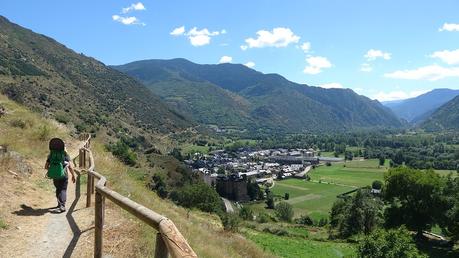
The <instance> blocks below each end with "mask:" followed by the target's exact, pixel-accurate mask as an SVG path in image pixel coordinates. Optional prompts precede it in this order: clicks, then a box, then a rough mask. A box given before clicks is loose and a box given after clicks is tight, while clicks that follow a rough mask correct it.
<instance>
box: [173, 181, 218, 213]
mask: <svg viewBox="0 0 459 258" xmlns="http://www.w3.org/2000/svg"><path fill="white" fill-rule="evenodd" d="M171 198H172V199H173V200H174V201H175V202H176V203H177V204H179V205H181V206H183V207H186V208H193V207H195V208H198V209H200V210H202V211H205V212H218V211H221V199H220V196H219V195H218V193H217V192H216V191H215V189H213V188H212V187H210V186H209V185H207V184H206V183H204V182H198V183H194V184H190V185H186V186H184V187H182V188H180V189H178V190H176V191H175V192H173V193H171Z"/></svg>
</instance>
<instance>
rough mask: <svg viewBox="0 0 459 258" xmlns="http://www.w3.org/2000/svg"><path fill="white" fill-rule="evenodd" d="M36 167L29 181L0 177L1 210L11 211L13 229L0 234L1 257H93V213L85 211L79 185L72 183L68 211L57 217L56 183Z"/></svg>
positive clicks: (3, 175)
mask: <svg viewBox="0 0 459 258" xmlns="http://www.w3.org/2000/svg"><path fill="white" fill-rule="evenodd" d="M74 146H75V145H74ZM36 163H37V164H33V166H34V171H37V172H36V173H35V174H36V175H35V176H32V178H29V179H24V178H17V177H16V178H14V177H11V176H9V175H7V174H5V173H0V182H1V183H0V188H1V189H2V190H0V198H2V199H3V200H1V202H0V209H4V210H3V211H2V212H5V211H9V212H8V213H4V214H9V215H7V216H8V217H7V218H6V220H7V222H9V223H8V224H9V228H8V229H7V230H0V257H51V258H54V257H88V256H90V253H91V250H92V243H91V241H89V240H88V238H90V237H91V235H92V234H91V233H93V231H92V230H91V229H92V225H93V212H92V209H83V208H84V206H85V198H84V197H85V194H83V195H81V193H80V188H79V187H76V185H77V184H78V183H79V182H77V184H73V183H72V182H71V179H69V185H68V189H67V204H66V206H67V207H66V208H67V211H66V212H64V213H57V212H56V211H54V210H53V209H50V208H52V207H55V206H56V205H57V201H56V198H55V195H54V186H53V185H52V181H51V180H47V179H43V174H44V170H43V169H41V168H40V165H39V164H38V162H36ZM4 216H5V215H4ZM82 239H83V240H84V241H81V240H82Z"/></svg>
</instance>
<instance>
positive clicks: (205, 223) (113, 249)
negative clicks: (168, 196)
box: [0, 95, 270, 257]
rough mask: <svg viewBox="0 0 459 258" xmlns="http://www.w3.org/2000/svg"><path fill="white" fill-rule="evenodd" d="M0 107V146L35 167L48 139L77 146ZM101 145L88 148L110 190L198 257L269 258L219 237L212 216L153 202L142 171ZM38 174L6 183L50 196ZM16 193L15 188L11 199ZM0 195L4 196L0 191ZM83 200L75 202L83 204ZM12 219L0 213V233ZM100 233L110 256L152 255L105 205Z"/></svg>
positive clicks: (53, 127) (20, 111)
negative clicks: (159, 220) (165, 223)
mask: <svg viewBox="0 0 459 258" xmlns="http://www.w3.org/2000/svg"><path fill="white" fill-rule="evenodd" d="M0 105H1V106H3V107H4V108H5V109H6V111H7V114H6V115H4V116H3V117H0V144H7V145H9V149H10V150H12V151H16V152H18V153H20V154H21V155H24V157H25V158H26V159H27V160H30V161H31V162H33V163H36V167H37V168H39V167H42V165H43V164H42V161H43V160H44V159H45V157H46V155H47V152H48V149H47V143H48V140H49V139H50V138H51V137H55V136H59V137H62V138H63V139H64V140H65V141H66V142H67V143H68V144H67V145H69V146H68V148H72V146H73V147H75V146H76V145H77V143H78V141H76V140H74V139H72V138H71V137H70V136H69V132H70V131H69V130H68V129H67V128H66V127H65V126H63V125H62V124H58V123H56V122H55V121H53V120H48V119H44V118H42V117H41V116H40V115H39V114H37V113H32V112H30V111H29V110H28V109H26V108H24V107H23V106H20V105H18V104H16V103H14V102H12V101H11V100H8V99H7V98H6V97H5V96H3V95H0ZM23 125H24V126H23ZM43 128H47V129H46V130H45V129H43ZM44 132H46V133H44ZM104 143H105V139H104V137H99V138H96V139H95V141H94V142H93V145H92V149H93V151H94V155H95V162H96V166H97V171H98V172H99V173H102V174H104V175H105V176H106V177H107V179H108V182H109V186H110V188H112V189H114V190H116V191H118V192H119V193H121V194H123V195H125V196H129V197H130V198H131V199H133V200H135V201H137V202H139V203H141V204H143V205H145V206H147V207H149V208H151V209H152V210H154V211H156V212H158V213H160V214H163V215H165V216H167V217H168V218H170V219H171V220H173V221H174V223H175V224H176V226H177V227H178V228H179V230H180V231H181V233H182V234H183V235H184V236H185V237H186V238H187V239H188V241H189V243H190V245H191V246H192V247H193V249H194V250H195V252H196V253H197V254H198V255H199V257H270V255H269V254H266V253H264V252H263V251H261V250H260V249H259V248H258V247H257V246H256V245H255V244H254V243H252V242H250V241H248V240H246V239H245V238H244V237H242V236H241V235H238V234H233V233H227V232H224V231H223V229H222V226H221V223H220V220H219V218H218V217H217V216H216V215H212V214H208V213H203V212H199V211H196V210H187V209H185V208H182V207H178V206H176V205H175V204H174V203H172V202H170V201H167V200H163V199H161V198H159V197H158V196H157V195H156V193H154V192H152V191H150V190H148V189H147V187H146V185H145V180H144V179H145V176H146V175H145V173H144V171H142V170H141V169H138V168H132V167H128V166H125V165H124V164H122V163H121V162H119V161H118V159H116V158H115V157H113V156H112V155H111V154H110V153H109V152H107V150H106V149H105V147H104ZM35 161H36V162H35ZM1 171H2V172H1V175H0V176H4V175H3V173H5V175H7V173H6V171H4V170H3V169H2V170H1ZM42 173H44V172H43V170H34V172H33V175H32V177H31V178H29V179H27V178H25V179H23V180H24V181H22V182H20V183H19V181H17V180H16V181H14V180H13V181H11V182H12V184H9V185H10V186H12V187H21V189H22V187H24V186H25V185H27V184H29V182H28V181H31V184H32V185H35V188H37V189H36V190H33V191H38V192H34V194H35V195H36V196H48V195H49V196H52V193H51V191H52V187H51V186H50V181H49V180H46V179H43V178H42V176H41V175H42ZM82 181H83V184H82V185H81V192H82V196H83V195H84V194H85V189H86V186H85V185H84V182H85V179H84V178H83V179H82ZM2 183H3V182H2ZM18 183H19V184H18ZM15 184H18V185H17V186H16V185H15ZM29 191H30V189H29ZM13 192H14V191H13ZM20 192H21V191H19V189H16V193H17V194H20ZM16 193H13V194H16ZM0 194H8V192H5V193H4V192H3V191H0ZM20 195H21V194H20ZM27 198H29V196H28V195H22V200H21V199H19V201H21V202H27V201H28V200H27ZM30 198H31V197H30ZM83 199H84V198H82V199H81V200H80V201H84V200H83ZM0 200H2V203H0V204H2V205H0V206H2V207H5V206H3V202H4V201H5V200H6V197H5V196H3V195H2V196H0ZM91 209H93V208H91ZM91 209H89V210H91ZM83 210H85V211H83ZM83 210H82V211H78V213H79V212H86V209H83ZM4 213H5V214H4ZM92 216H93V215H92ZM5 218H7V219H5ZM114 218H117V219H116V220H115V219H114ZM16 219H17V218H16V217H14V216H12V215H11V213H8V210H7V209H4V208H2V209H1V210H0V221H1V223H2V225H3V226H2V228H5V229H0V231H1V230H15V229H14V228H11V227H9V226H8V225H17V224H16V222H15V220H16ZM6 228H10V229H6ZM105 229H106V230H105V242H104V245H105V250H106V252H107V253H108V254H111V255H112V256H113V257H126V256H134V257H147V256H152V255H153V252H154V240H155V234H156V232H155V231H154V230H153V229H151V228H150V227H148V226H145V224H143V223H142V222H140V221H138V220H137V219H135V218H134V217H133V216H131V215H129V214H128V213H126V212H124V211H122V210H121V209H120V208H118V207H117V206H116V205H113V204H112V203H110V202H109V201H108V202H107V224H106V226H105ZM92 232H93V231H89V232H88V233H87V237H83V238H82V240H80V242H81V243H79V244H78V245H77V248H80V247H81V248H83V249H84V250H81V252H82V253H80V255H82V256H83V257H84V254H85V253H86V254H90V252H91V251H92V239H91V237H92V235H93V234H92ZM85 241H86V242H85ZM78 250H79V249H78ZM77 256H78V255H77ZM78 257H80V256H78Z"/></svg>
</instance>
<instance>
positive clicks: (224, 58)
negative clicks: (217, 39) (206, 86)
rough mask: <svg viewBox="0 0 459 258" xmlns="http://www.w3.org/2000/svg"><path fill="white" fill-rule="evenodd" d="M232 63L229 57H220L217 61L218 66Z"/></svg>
mask: <svg viewBox="0 0 459 258" xmlns="http://www.w3.org/2000/svg"><path fill="white" fill-rule="evenodd" d="M231 61H233V58H232V57H230V56H222V57H221V58H220V61H218V63H219V64H224V63H231Z"/></svg>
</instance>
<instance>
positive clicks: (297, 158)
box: [185, 148, 319, 201]
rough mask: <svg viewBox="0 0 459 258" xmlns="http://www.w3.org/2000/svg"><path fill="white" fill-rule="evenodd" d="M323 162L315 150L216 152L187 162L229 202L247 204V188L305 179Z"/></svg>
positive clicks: (198, 154)
mask: <svg viewBox="0 0 459 258" xmlns="http://www.w3.org/2000/svg"><path fill="white" fill-rule="evenodd" d="M318 162H319V158H318V157H317V156H316V152H315V151H314V150H313V149H282V148H279V149H266V150H251V149H247V148H241V149H239V150H237V151H235V152H234V151H232V152H227V151H225V150H216V151H212V152H211V153H209V154H208V155H204V154H200V153H195V154H194V155H192V156H191V158H190V159H188V160H185V163H186V164H188V165H189V166H190V167H191V168H192V169H193V171H194V172H196V173H199V174H201V175H202V177H203V178H204V180H205V182H206V183H208V184H209V185H213V186H215V187H216V189H217V192H218V193H219V194H220V195H221V196H222V197H225V198H228V199H231V200H236V201H247V199H248V196H247V184H248V183H253V182H256V183H258V184H266V185H270V184H272V182H273V180H275V179H284V178H289V177H299V178H304V177H305V176H306V171H307V168H308V167H309V166H311V165H315V164H317V163H318Z"/></svg>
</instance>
